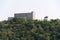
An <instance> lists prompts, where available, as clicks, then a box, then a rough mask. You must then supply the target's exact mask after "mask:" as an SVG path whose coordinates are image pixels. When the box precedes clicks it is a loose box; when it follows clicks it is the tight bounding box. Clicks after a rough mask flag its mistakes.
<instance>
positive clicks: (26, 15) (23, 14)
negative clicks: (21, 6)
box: [8, 11, 35, 20]
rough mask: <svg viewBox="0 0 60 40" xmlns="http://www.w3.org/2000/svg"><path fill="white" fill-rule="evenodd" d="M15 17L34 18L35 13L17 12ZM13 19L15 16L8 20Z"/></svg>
mask: <svg viewBox="0 0 60 40" xmlns="http://www.w3.org/2000/svg"><path fill="white" fill-rule="evenodd" d="M14 18H26V19H34V18H35V13H34V12H33V11H32V12H29V13H15V14H14ZM10 19H13V17H9V18H8V20H10Z"/></svg>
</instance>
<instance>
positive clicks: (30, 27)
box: [0, 18, 60, 40]
mask: <svg viewBox="0 0 60 40" xmlns="http://www.w3.org/2000/svg"><path fill="white" fill-rule="evenodd" d="M0 40H60V20H59V19H55V20H53V19H51V20H50V21H48V20H42V21H41V20H32V19H23V18H13V19H12V20H7V21H2V22H0Z"/></svg>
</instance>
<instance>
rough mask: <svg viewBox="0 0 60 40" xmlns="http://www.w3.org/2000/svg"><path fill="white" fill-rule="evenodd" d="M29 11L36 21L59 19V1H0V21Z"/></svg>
mask: <svg viewBox="0 0 60 40" xmlns="http://www.w3.org/2000/svg"><path fill="white" fill-rule="evenodd" d="M31 11H34V12H35V18H36V19H44V17H45V16H48V19H60V0H0V21H1V20H7V19H8V17H14V13H25V12H31Z"/></svg>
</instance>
